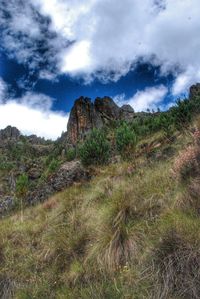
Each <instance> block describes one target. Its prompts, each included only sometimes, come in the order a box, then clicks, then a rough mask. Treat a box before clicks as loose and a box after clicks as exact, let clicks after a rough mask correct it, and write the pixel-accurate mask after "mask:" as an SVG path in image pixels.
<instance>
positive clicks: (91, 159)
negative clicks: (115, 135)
mask: <svg viewBox="0 0 200 299" xmlns="http://www.w3.org/2000/svg"><path fill="white" fill-rule="evenodd" d="M109 153H110V144H109V142H108V141H107V139H106V136H105V133H103V132H102V131H101V130H97V129H94V130H93V131H92V132H91V134H90V135H89V136H88V138H87V139H86V141H85V142H84V144H83V145H82V146H81V147H80V149H79V154H80V158H81V161H82V163H83V164H84V165H101V164H105V163H107V162H108V160H109Z"/></svg>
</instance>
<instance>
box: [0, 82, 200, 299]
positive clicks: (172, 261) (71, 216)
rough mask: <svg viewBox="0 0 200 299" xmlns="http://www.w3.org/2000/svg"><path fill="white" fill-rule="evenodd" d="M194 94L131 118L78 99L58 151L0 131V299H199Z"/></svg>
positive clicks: (199, 122) (199, 152)
mask: <svg viewBox="0 0 200 299" xmlns="http://www.w3.org/2000/svg"><path fill="white" fill-rule="evenodd" d="M199 90H200V89H199V86H198V85H197V86H194V87H192V88H191V92H190V97H189V99H185V100H183V101H178V102H177V104H176V106H175V107H173V108H171V109H170V110H169V111H167V112H159V111H158V112H156V113H143V114H136V113H134V112H133V111H131V112H128V113H130V114H131V117H130V114H129V117H128V118H126V117H127V116H125V117H124V116H123V117H122V118H121V116H120V115H121V109H120V110H117V111H118V112H119V114H118V116H117V117H116V118H115V117H114V116H113V115H112V117H111V116H109V117H108V115H107V114H108V113H111V112H112V113H113V111H114V110H113V109H111V112H108V111H109V109H107V108H106V109H100V110H98V109H97V108H95V104H92V103H91V102H90V101H88V99H86V100H85V99H83V98H81V99H79V100H78V101H77V102H76V103H75V106H74V108H73V110H72V113H71V120H70V122H69V124H68V131H67V133H64V134H63V135H62V136H61V138H60V139H59V140H57V141H56V142H55V143H54V142H51V141H44V140H40V139H37V138H36V137H34V138H33V137H26V136H21V135H20V133H19V131H18V130H17V129H13V128H10V127H9V128H7V129H6V131H1V134H0V137H1V148H0V149H1V156H2V157H3V158H2V161H1V163H2V164H1V165H3V163H5V162H6V167H5V166H4V167H1V186H2V187H4V188H3V192H4V193H3V196H2V207H4V208H2V219H1V221H0V296H1V297H2V298H20V299H21V298H38V299H39V298H41V299H44V298H52V299H53V298H56V299H57V298H69V299H75V298H83V299H84V298H85V299H86V298H87V299H88V298H95V299H96V298H97V299H104V298H108V299H112V298H113V299H117V298H133V299H137V298H138V299H140V298H154V299H156V298H159V299H160V298H166V299H169V298H171V299H177V298H184V299H188V298H199V297H200V283H199V282H200V220H199V215H200V201H199V197H200V189H199V182H200V172H199V169H200V167H199V166H200V115H199V113H200V109H199V107H200V97H199ZM98 101H99V100H98ZM98 101H97V102H98ZM104 102H106V103H108V102H109V105H110V103H112V101H111V100H107V98H106V101H105V100H104V99H103V100H100V103H101V105H100V106H101V107H102V103H104ZM85 103H86V105H85ZM103 106H104V105H103ZM84 107H86V108H87V109H83V108H84ZM91 111H93V113H92V114H91ZM99 111H100V112H99ZM102 111H103V112H102ZM95 113H96V114H98V116H96V117H95V118H96V119H97V117H98V118H99V121H98V123H94V121H93V117H91V115H94V114H95ZM114 115H115V114H114ZM83 116H84V117H83ZM88 116H90V117H88ZM100 120H101V121H100ZM73 123H74V126H73ZM75 124H76V126H75ZM99 124H100V125H99ZM73 128H74V130H73ZM74 132H75V133H74ZM72 133H73V134H72ZM31 138H32V139H31ZM30 140H32V141H30ZM33 140H34V141H33ZM102 149H103V150H102ZM105 153H106V154H105ZM69 160H70V161H69ZM79 160H81V161H82V163H81V162H80V161H79ZM33 161H34V165H32V164H31V167H29V166H28V165H29V163H33ZM22 166H23V167H24V168H22ZM33 169H35V170H33ZM39 169H40V175H39V174H38V175H35V176H34V175H33V174H32V173H34V171H35V172H36V173H39ZM11 173H12V175H11ZM9 175H10V182H8V177H9ZM5 178H6V180H5ZM74 181H76V182H74ZM8 184H10V185H8ZM7 186H12V188H13V189H12V190H11V188H9V187H7ZM6 187H7V188H6ZM66 187H67V188H66ZM49 188H50V189H49ZM47 190H50V191H49V192H47ZM58 191H60V192H58ZM9 192H10V196H11V195H12V197H13V200H12V204H11V205H10V206H8V208H6V209H5V205H4V204H5V197H6V196H9ZM39 194H40V196H41V197H40V196H39ZM53 194H54V195H53ZM31 199H32V200H31Z"/></svg>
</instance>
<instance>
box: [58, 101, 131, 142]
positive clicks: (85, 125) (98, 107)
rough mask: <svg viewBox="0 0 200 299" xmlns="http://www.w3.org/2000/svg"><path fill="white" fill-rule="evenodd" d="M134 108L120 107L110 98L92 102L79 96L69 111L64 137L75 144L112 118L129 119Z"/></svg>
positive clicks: (112, 119)
mask: <svg viewBox="0 0 200 299" xmlns="http://www.w3.org/2000/svg"><path fill="white" fill-rule="evenodd" d="M134 115H135V114H134V110H133V109H132V107H131V106H129V105H124V106H122V107H121V108H120V107H118V106H117V104H116V103H115V102H114V101H113V100H112V99H111V98H110V97H104V98H96V99H95V101H94V103H93V102H92V101H91V99H89V98H84V97H80V98H79V99H77V100H76V101H75V103H74V106H73V108H72V110H71V112H70V117H69V121H68V125H67V133H66V134H64V135H62V137H61V138H62V139H64V138H65V137H66V139H67V141H68V143H69V144H73V145H75V144H76V143H77V142H78V141H79V140H84V138H85V136H86V135H87V134H88V132H90V131H91V130H92V129H93V128H101V127H102V126H103V125H106V124H109V123H110V122H111V121H114V120H127V121H130V120H131V119H133V118H134Z"/></svg>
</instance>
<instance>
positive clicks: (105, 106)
mask: <svg viewBox="0 0 200 299" xmlns="http://www.w3.org/2000/svg"><path fill="white" fill-rule="evenodd" d="M94 107H95V110H96V111H97V112H98V114H99V115H100V117H101V118H102V119H103V120H104V123H105V122H106V121H109V120H116V119H119V116H120V108H119V107H118V106H117V105H116V104H115V102H114V101H113V100H112V99H111V98H109V97H104V98H96V100H95V102H94Z"/></svg>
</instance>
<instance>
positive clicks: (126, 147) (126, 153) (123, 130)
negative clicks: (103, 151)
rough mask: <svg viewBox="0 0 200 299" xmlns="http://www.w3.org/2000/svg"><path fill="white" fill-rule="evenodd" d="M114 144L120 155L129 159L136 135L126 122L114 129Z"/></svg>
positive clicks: (133, 148)
mask: <svg viewBox="0 0 200 299" xmlns="http://www.w3.org/2000/svg"><path fill="white" fill-rule="evenodd" d="M115 138H116V146H117V150H118V152H119V153H120V155H121V156H122V157H123V158H124V159H130V158H132V157H133V153H134V151H135V146H136V143H137V136H136V134H135V132H134V131H133V130H131V128H130V127H129V126H128V124H126V123H124V124H122V125H121V126H120V127H119V128H118V129H117V130H116V136H115Z"/></svg>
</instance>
